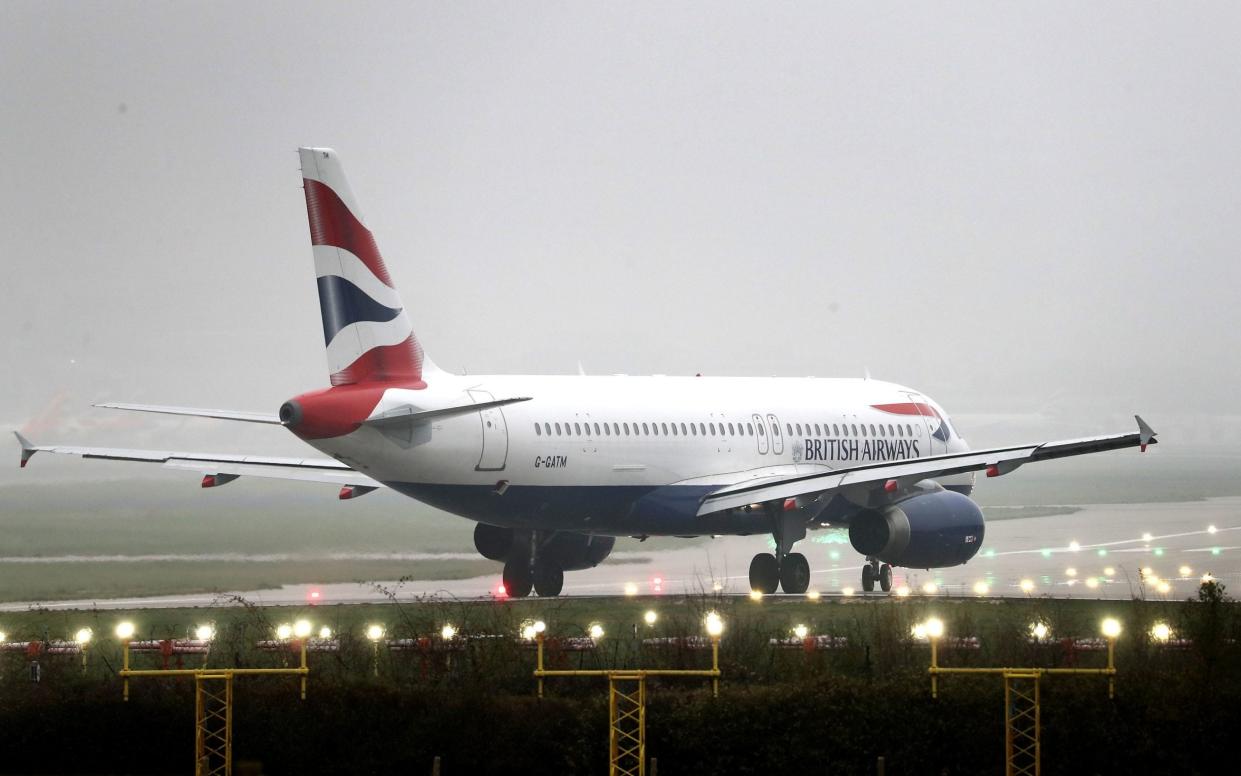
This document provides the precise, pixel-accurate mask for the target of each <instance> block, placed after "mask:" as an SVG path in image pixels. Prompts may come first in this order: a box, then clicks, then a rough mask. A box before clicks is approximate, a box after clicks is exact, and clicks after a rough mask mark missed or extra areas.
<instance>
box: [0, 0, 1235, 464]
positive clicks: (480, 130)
mask: <svg viewBox="0 0 1241 776" xmlns="http://www.w3.org/2000/svg"><path fill="white" fill-rule="evenodd" d="M0 17H2V19H3V24H0V66H2V67H3V72H4V77H3V78H2V79H0V105H3V121H0V137H2V138H3V142H0V163H2V165H3V182H4V185H3V186H2V187H0V209H2V211H3V214H4V215H3V222H2V223H3V226H4V228H3V230H0V256H2V257H3V259H2V261H3V270H4V281H3V283H2V284H0V330H2V331H3V332H4V336H3V339H0V355H2V358H3V363H4V364H5V365H6V366H7V370H6V373H7V376H6V378H5V379H4V380H3V381H2V383H0V423H3V424H6V425H5V427H6V428H23V427H24V428H27V429H28V430H29V431H30V432H31V434H32V435H33V436H34V438H35V440H36V441H38V442H45V443H51V442H63V443H74V442H80V443H109V444H114V445H133V446H141V445H146V446H155V447H165V448H176V449H207V450H217V451H221V452H239V451H245V452H253V453H265V452H271V453H279V452H285V451H289V450H297V449H301V448H300V443H298V442H297V441H296V440H294V439H292V438H291V437H290V436H288V435H287V434H284V433H283V432H281V431H279V430H276V429H253V428H238V427H236V426H232V425H229V424H223V423H212V422H205V421H184V420H174V421H162V420H158V419H153V418H145V417H127V416H125V415H124V414H122V413H115V412H110V411H105V410H94V409H91V408H90V406H89V405H90V403H91V402H95V401H136V402H152V403H167V404H183V405H190V406H208V407H225V408H234V409H250V410H268V411H272V410H274V409H275V408H276V407H277V406H278V405H279V403H280V402H281V401H283V400H284V399H286V398H288V397H289V396H291V395H294V394H296V393H300V392H302V391H304V390H307V389H310V388H314V387H318V386H321V385H325V384H326V381H327V375H326V365H325V359H324V352H323V346H322V339H321V327H320V322H319V313H318V306H317V301H316V295H315V283H314V272H313V266H312V263H311V254H310V247H309V239H308V233H307V226H306V217H305V211H304V203H303V199H302V193H301V190H300V184H301V181H300V176H299V174H298V159H297V155H296V153H295V149H296V147H297V146H298V145H305V144H309V145H325V146H332V147H335V148H336V149H337V150H339V151H340V153H341V154H342V157H343V159H344V161H345V164H346V169H347V170H348V173H349V177H350V180H351V182H352V184H353V188H354V190H355V192H356V193H357V196H358V198H359V201H360V202H361V204H362V208H363V209H364V211H365V213H366V217H367V220H368V222H369V224H370V226H371V227H372V229H373V230H374V231H375V233H376V236H377V239H378V241H379V244H380V247H381V249H382V250H383V252H384V255H385V257H386V259H387V263H388V266H389V269H390V270H391V274H392V276H393V278H394V280H395V282H396V284H397V286H398V288H399V289H400V291H401V293H402V296H403V298H404V301H405V303H406V305H407V307H408V308H409V310H410V313H411V317H412V318H413V321H414V325H415V328H416V331H417V332H418V334H419V337H420V339H421V340H422V342H423V344H424V345H425V346H426V348H427V350H428V352H429V353H430V355H431V356H432V357H433V358H434V359H435V360H436V362H437V363H439V364H440V365H441V366H443V367H445V368H447V369H450V370H453V371H460V370H467V371H469V372H470V373H504V372H526V373H573V372H576V371H577V369H578V364H579V362H580V363H581V364H582V366H583V368H584V369H585V370H586V371H588V372H591V373H616V372H623V373H629V374H646V373H668V374H693V373H699V372H701V373H703V374H709V375H719V374H727V375H744V374H759V375H789V376H803V375H816V376H821V377H826V376H861V375H863V374H864V373H866V372H867V371H869V373H870V374H871V375H873V376H874V377H876V378H883V379H889V380H893V381H897V382H901V383H904V384H907V385H912V386H915V387H917V388H918V389H920V390H922V391H925V392H927V393H929V394H930V395H931V396H934V397H935V398H936V399H937V400H938V401H940V402H941V403H942V404H944V405H945V406H946V407H947V408H948V409H949V411H951V412H952V413H953V414H954V416H955V418H956V420H957V425H958V426H959V427H960V428H961V429H962V430H963V431H964V432H965V433H966V436H968V437H971V439H972V441H975V442H979V441H984V442H1003V441H1026V440H1028V439H1031V438H1035V439H1037V438H1040V435H1043V436H1046V435H1056V436H1059V435H1063V434H1069V435H1071V436H1076V435H1079V434H1085V433H1093V432H1097V431H1123V430H1127V429H1128V428H1129V427H1130V425H1131V422H1132V421H1131V415H1132V413H1133V412H1135V411H1136V412H1141V413H1142V414H1143V415H1144V417H1146V418H1147V419H1148V420H1149V421H1150V422H1151V423H1152V425H1154V426H1155V427H1156V429H1157V430H1159V431H1161V432H1162V434H1163V439H1164V441H1165V443H1167V444H1169V445H1182V446H1185V447H1186V448H1189V447H1192V446H1195V445H1212V446H1216V447H1219V446H1228V445H1232V444H1235V443H1236V442H1238V441H1241V412H1239V411H1238V409H1237V404H1236V400H1235V396H1236V392H1237V384H1238V377H1239V376H1241V360H1239V359H1238V358H1237V341H1238V337H1237V332H1238V330H1239V328H1241V327H1239V325H1241V312H1239V310H1238V305H1237V303H1236V301H1235V300H1236V295H1237V289H1238V288H1239V287H1241V269H1239V267H1238V253H1239V251H1238V247H1239V241H1238V238H1237V229H1238V224H1241V150H1239V144H1238V141H1237V135H1238V126H1239V125H1241V78H1238V74H1239V73H1241V46H1238V45H1237V41H1238V40H1241V6H1238V5H1236V4H1234V3H1177V4H1166V3H1161V4H1156V3H1138V4H1134V3H1091V4H1081V3H1062V4H1049V3H1027V4H1008V3H1006V4H995V3H973V4H971V3H951V4H949V3H944V4H936V5H917V4H915V5H913V6H908V7H906V6H898V5H889V4H853V5H849V6H844V5H825V4H820V3H807V4H768V3H752V4H730V3H714V2H713V3H701V4H690V3H677V4H669V3H623V4H620V3H616V4H582V3H565V4H553V3H539V4H504V3H491V4H465V3H413V4H410V3H401V4H395V3H393V4H387V3H378V4H349V5H339V4H311V3H290V4H280V3H263V4H255V5H252V4H249V3H211V4H201V5H197V6H192V5H189V4H184V3H137V4H134V3H97V4H87V3H44V2H38V3H34V2H7V3H5V4H4V6H3V10H2V11H0ZM971 432H973V433H971ZM9 444H10V447H9V448H7V449H8V450H9V454H11V455H12V462H13V463H14V464H15V463H16V459H17V445H16V444H15V443H9ZM2 452H3V451H0V453H2ZM0 463H2V462H0ZM40 467H47V468H48V469H49V470H54V469H55V468H56V467H61V470H62V471H71V472H73V473H75V475H77V476H88V473H87V470H88V469H91V468H92V465H91V464H84V463H82V462H78V461H73V462H69V461H58V462H52V461H45V460H43V459H42V458H41V459H40V460H39V461H38V462H37V463H36V464H34V465H32V467H31V471H34V470H37V469H39V468H40ZM15 468H16V467H15V466H14V467H12V468H10V467H8V466H4V467H3V468H2V469H0V471H3V475H0V476H3V477H4V478H5V479H11V478H12V477H14V476H15V471H14V470H15ZM121 470H122V469H117V468H112V467H104V468H103V469H100V470H99V471H103V472H109V473H110V472H116V471H121Z"/></svg>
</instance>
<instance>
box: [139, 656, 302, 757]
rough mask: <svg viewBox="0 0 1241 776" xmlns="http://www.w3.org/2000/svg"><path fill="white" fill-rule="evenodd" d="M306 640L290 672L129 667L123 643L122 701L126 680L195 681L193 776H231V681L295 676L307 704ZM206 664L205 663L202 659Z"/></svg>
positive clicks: (287, 670)
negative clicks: (183, 679) (252, 677)
mask: <svg viewBox="0 0 1241 776" xmlns="http://www.w3.org/2000/svg"><path fill="white" fill-rule="evenodd" d="M306 641H307V640H306V639H304V638H303V639H299V640H298V643H299V647H298V651H299V653H300V654H301V660H300V663H299V664H298V665H297V666H296V667H293V668H207V667H206V666H205V665H204V666H202V667H201V668H150V669H133V668H130V667H129V639H124V640H123V641H122V646H123V653H122V654H123V657H122V663H121V666H122V667H121V670H120V672H119V674H120V676H121V678H122V680H123V683H124V684H123V690H122V693H123V697H124V699H125V700H127V701H128V700H129V680H130V679H131V678H143V677H168V676H187V677H193V678H194V776H232V774H233V679H234V678H236V677H238V676H298V677H300V678H301V685H302V688H301V689H302V692H301V696H302V700H306V679H307V677H308V676H309V675H310V667H309V666H308V665H307V663H306ZM204 662H205V659H204Z"/></svg>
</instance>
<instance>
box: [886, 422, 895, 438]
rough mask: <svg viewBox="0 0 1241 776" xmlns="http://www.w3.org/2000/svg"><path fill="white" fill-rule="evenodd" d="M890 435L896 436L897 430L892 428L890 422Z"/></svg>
mask: <svg viewBox="0 0 1241 776" xmlns="http://www.w3.org/2000/svg"><path fill="white" fill-rule="evenodd" d="M888 436H896V431H895V430H894V429H893V428H892V424H891V423H889V424H888Z"/></svg>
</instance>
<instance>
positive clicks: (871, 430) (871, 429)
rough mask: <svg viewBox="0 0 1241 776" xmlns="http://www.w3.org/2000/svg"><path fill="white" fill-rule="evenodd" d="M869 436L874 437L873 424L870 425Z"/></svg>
mask: <svg viewBox="0 0 1241 776" xmlns="http://www.w3.org/2000/svg"><path fill="white" fill-rule="evenodd" d="M870 435H871V436H874V435H875V424H874V423H872V424H871V425H870Z"/></svg>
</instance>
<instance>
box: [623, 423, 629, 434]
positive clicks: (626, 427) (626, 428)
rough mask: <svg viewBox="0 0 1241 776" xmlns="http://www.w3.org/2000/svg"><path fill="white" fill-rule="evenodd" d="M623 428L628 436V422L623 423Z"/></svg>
mask: <svg viewBox="0 0 1241 776" xmlns="http://www.w3.org/2000/svg"><path fill="white" fill-rule="evenodd" d="M623 428H624V429H625V436H629V424H628V423H626V424H624V426H623Z"/></svg>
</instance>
